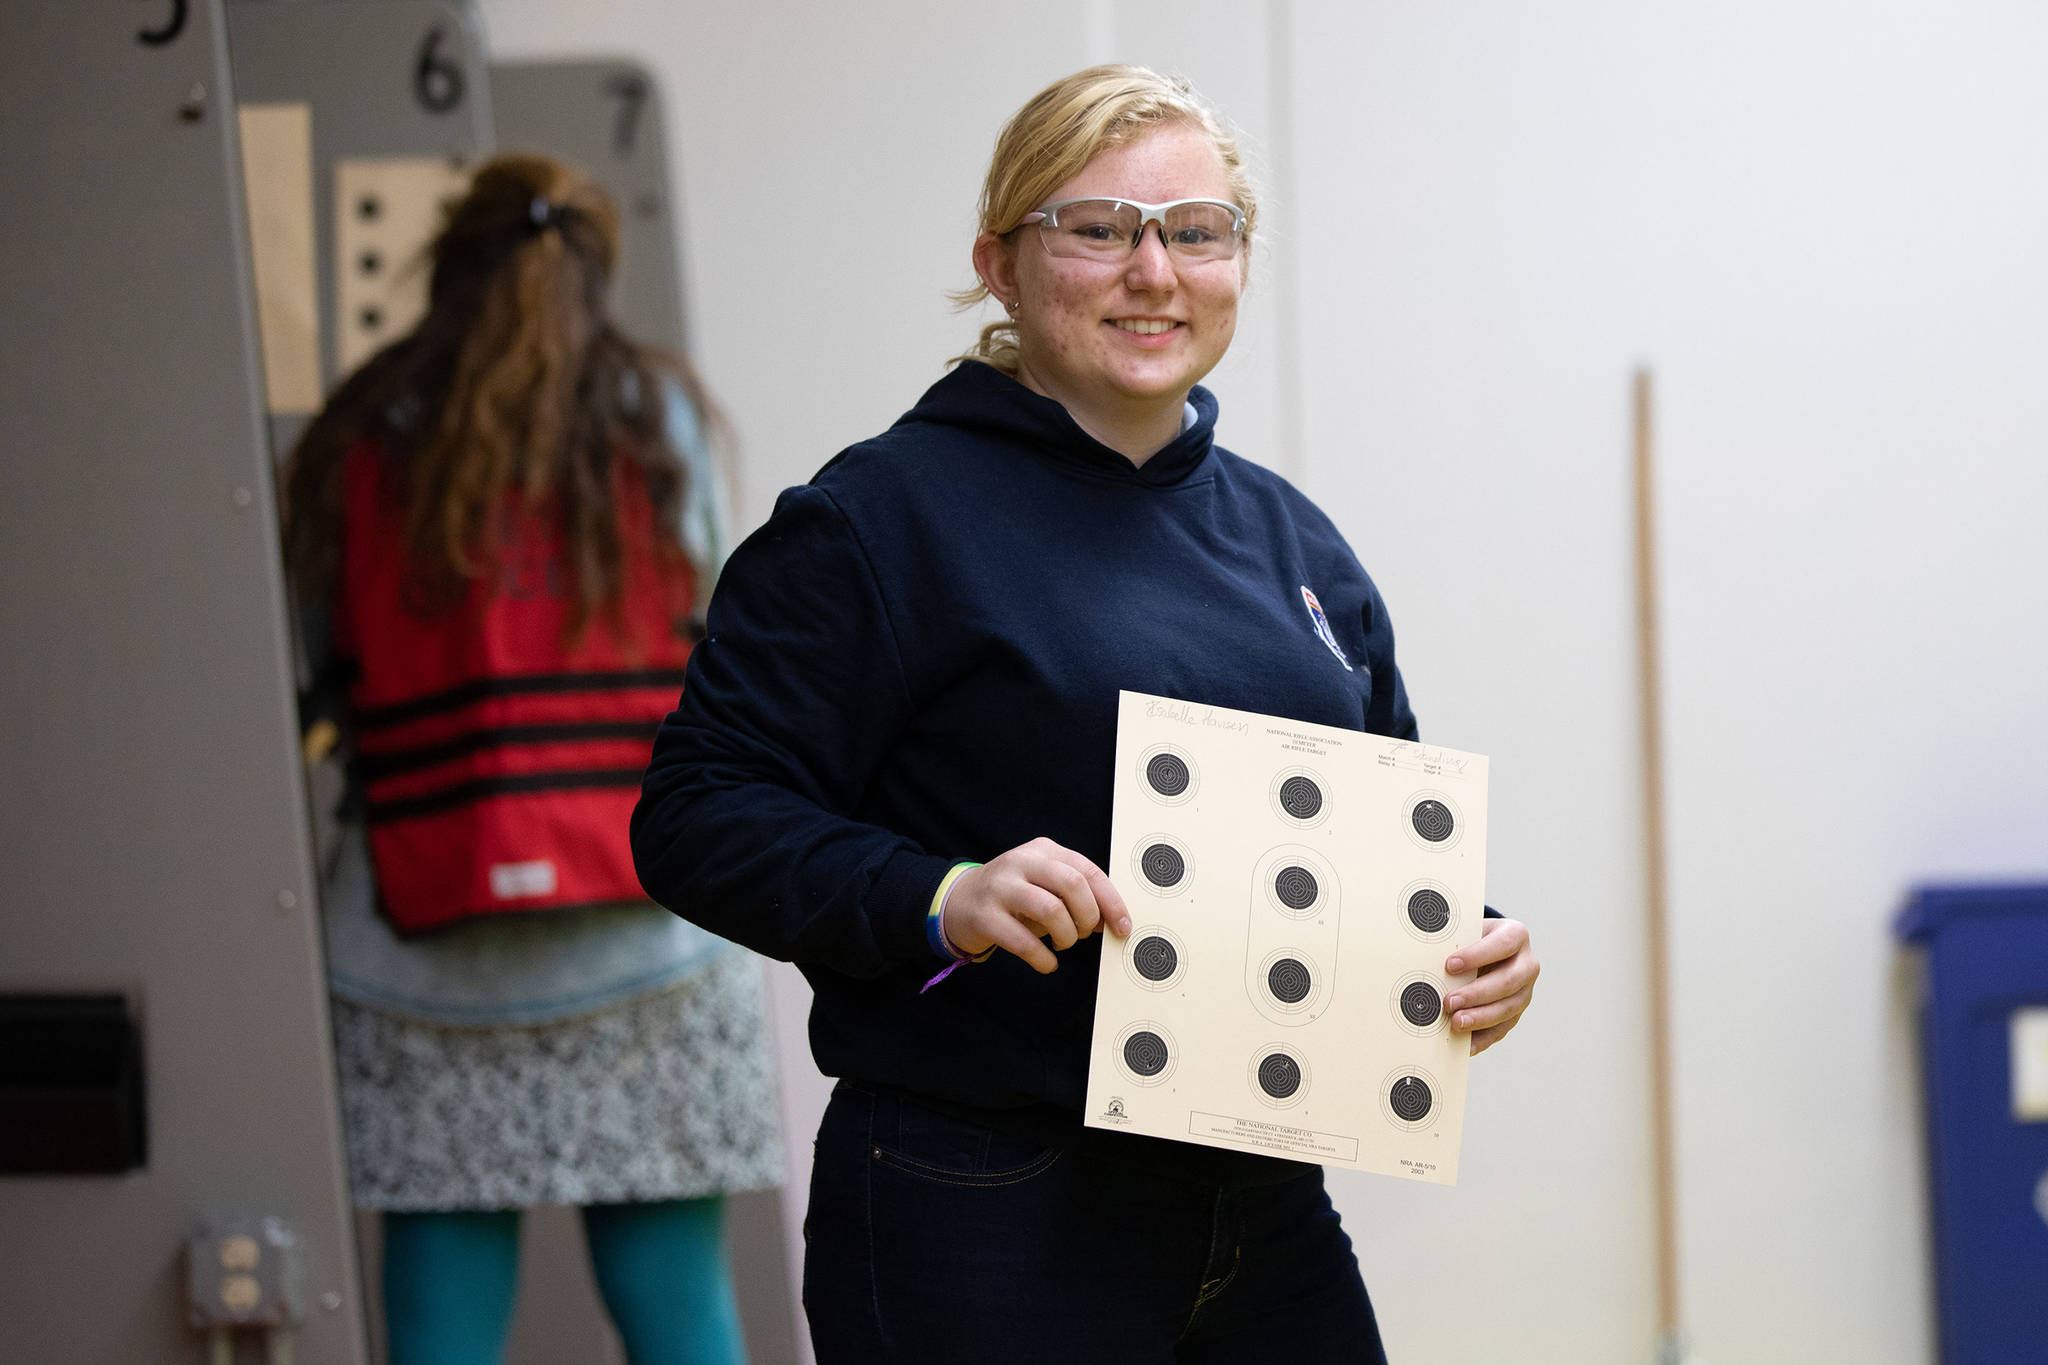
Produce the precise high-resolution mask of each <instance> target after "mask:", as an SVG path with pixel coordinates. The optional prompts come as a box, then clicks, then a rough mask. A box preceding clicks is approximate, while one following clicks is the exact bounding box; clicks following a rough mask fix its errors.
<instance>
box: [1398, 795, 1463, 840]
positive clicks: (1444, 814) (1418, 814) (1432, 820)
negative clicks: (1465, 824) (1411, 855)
mask: <svg viewBox="0 0 2048 1365" xmlns="http://www.w3.org/2000/svg"><path fill="white" fill-rule="evenodd" d="M1408 823H1409V824H1411V825H1413V826H1414V827H1415V832H1416V833H1417V834H1418V835H1420V836H1422V837H1423V838H1424V839H1426V840H1428V841H1429V842H1430V843H1432V844H1440V843H1442V842H1443V841H1444V840H1446V839H1448V838H1450V837H1451V835H1453V834H1455V833H1456V832H1457V829H1458V822H1457V820H1456V818H1455V817H1453V816H1452V814H1451V808H1450V807H1449V806H1446V805H1445V804H1444V803H1443V802H1441V801H1439V800H1437V799H1436V798H1435V797H1426V798H1424V799H1423V800H1420V801H1417V802H1416V803H1415V808H1414V809H1413V810H1411V811H1410V812H1409V813H1408Z"/></svg>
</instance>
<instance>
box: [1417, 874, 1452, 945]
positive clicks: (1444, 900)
mask: <svg viewBox="0 0 2048 1365" xmlns="http://www.w3.org/2000/svg"><path fill="white" fill-rule="evenodd" d="M1408 922H1409V923H1410V924H1412V925H1414V926H1415V927H1416V928H1417V929H1420V930H1421V931H1422V932H1423V933H1425V934H1440V933H1442V932H1443V931H1444V927H1445V926H1446V925H1448V924H1449V923H1450V922H1451V902H1450V898H1449V897H1448V896H1446V895H1444V893H1443V892H1441V891H1439V890H1437V889H1436V888H1435V887H1433V886H1425V887H1423V888H1422V889H1421V890H1419V891H1417V892H1415V893H1414V894H1413V895H1411V896H1409V897H1408Z"/></svg>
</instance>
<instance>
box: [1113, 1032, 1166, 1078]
mask: <svg viewBox="0 0 2048 1365" xmlns="http://www.w3.org/2000/svg"><path fill="white" fill-rule="evenodd" d="M1116 1064H1117V1066H1118V1067H1120V1068H1121V1069H1122V1070H1123V1073H1124V1075H1125V1076H1127V1077H1129V1078H1130V1079H1131V1080H1132V1081H1133V1082H1135V1083H1137V1084H1138V1085H1164V1084H1165V1083H1166V1082H1167V1080H1168V1078H1170V1077H1171V1076H1172V1075H1173V1071H1174V1068H1175V1067H1176V1066H1178V1065H1179V1064H1180V1049H1179V1047H1178V1046H1177V1045H1176V1044H1175V1043H1174V1041H1173V1035H1172V1034H1170V1033H1168V1032H1167V1031H1166V1026H1165V1025H1164V1024H1157V1023H1154V1022H1153V1021H1152V1020H1150V1019H1140V1020H1139V1021H1138V1022H1136V1023H1135V1024H1130V1025H1127V1026H1126V1027H1125V1028H1124V1030H1123V1031H1122V1032H1121V1033H1119V1034H1117V1036H1116Z"/></svg>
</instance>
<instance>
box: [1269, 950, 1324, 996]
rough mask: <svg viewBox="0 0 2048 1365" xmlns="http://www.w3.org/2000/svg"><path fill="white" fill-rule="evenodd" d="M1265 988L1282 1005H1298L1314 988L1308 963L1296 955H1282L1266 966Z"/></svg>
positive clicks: (1313, 980)
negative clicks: (1276, 960)
mask: <svg viewBox="0 0 2048 1365" xmlns="http://www.w3.org/2000/svg"><path fill="white" fill-rule="evenodd" d="M1266 989H1267V990H1269V991H1271V992H1272V993H1273V998H1274V999H1275V1000H1278V1001H1279V1002H1280V1003H1281V1004H1283V1005H1299V1004H1300V1003H1301V1002H1302V1001H1304V1000H1306V999H1308V997H1309V994H1310V993H1311V992H1312V991H1313V990H1314V989H1315V979H1314V977H1312V976H1311V975H1310V973H1309V969H1308V964H1307V963H1306V962H1303V961H1302V960H1301V959H1300V958H1296V957H1283V958H1281V959H1280V960H1279V961H1278V962H1275V963H1274V964H1273V965H1272V966H1270V967H1268V968H1266Z"/></svg>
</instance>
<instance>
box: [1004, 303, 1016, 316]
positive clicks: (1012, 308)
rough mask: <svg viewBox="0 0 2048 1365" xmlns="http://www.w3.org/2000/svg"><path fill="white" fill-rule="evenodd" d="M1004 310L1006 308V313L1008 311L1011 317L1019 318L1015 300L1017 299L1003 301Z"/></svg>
mask: <svg viewBox="0 0 2048 1365" xmlns="http://www.w3.org/2000/svg"><path fill="white" fill-rule="evenodd" d="M1003 308H1004V309H1005V310H1006V311H1007V312H1008V313H1009V315H1010V316H1011V317H1016V316H1017V300H1015V299H1004V300H1003Z"/></svg>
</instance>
